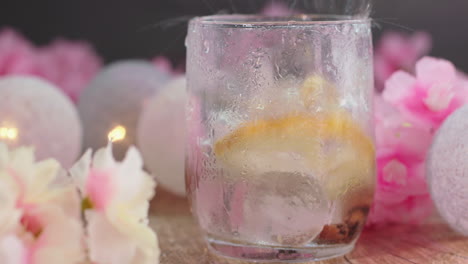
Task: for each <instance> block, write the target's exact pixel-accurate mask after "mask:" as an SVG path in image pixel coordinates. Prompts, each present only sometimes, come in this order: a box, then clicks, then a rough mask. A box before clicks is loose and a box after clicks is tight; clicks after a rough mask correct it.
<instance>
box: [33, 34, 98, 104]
mask: <svg viewBox="0 0 468 264" xmlns="http://www.w3.org/2000/svg"><path fill="white" fill-rule="evenodd" d="M100 68H101V60H100V58H99V57H98V55H97V54H96V52H95V51H94V50H93V49H92V48H91V46H90V45H89V44H87V43H85V42H71V41H67V40H56V41H55V42H53V43H52V44H50V45H49V46H47V47H43V48H40V49H39V50H38V54H37V75H39V76H41V77H43V78H44V79H46V80H49V81H51V82H52V83H54V84H56V85H57V86H58V87H60V88H61V89H62V91H63V92H64V93H66V94H67V95H68V96H69V97H70V98H71V99H72V100H73V101H74V102H77V100H78V97H79V95H80V94H81V92H82V91H83V89H85V88H86V86H87V85H88V83H89V82H90V81H91V79H92V78H93V77H94V76H95V75H96V73H97V72H98V71H99V69H100Z"/></svg>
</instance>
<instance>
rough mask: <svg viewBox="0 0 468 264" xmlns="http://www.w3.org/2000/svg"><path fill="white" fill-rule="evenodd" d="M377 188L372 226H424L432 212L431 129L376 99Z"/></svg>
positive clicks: (370, 223)
mask: <svg viewBox="0 0 468 264" xmlns="http://www.w3.org/2000/svg"><path fill="white" fill-rule="evenodd" d="M375 117H376V118H375V122H376V139H377V141H376V142H377V167H378V171H377V185H376V186H377V187H376V194H375V199H374V203H373V206H372V208H371V211H370V215H369V220H368V224H369V225H378V224H385V223H420V222H421V221H423V220H424V219H425V218H426V217H427V216H428V215H429V214H430V213H431V212H432V208H433V206H432V202H431V199H430V196H429V193H428V189H427V185H426V181H425V171H424V162H425V155H426V152H427V149H428V148H429V146H430V143H431V140H432V136H433V133H432V131H431V130H430V128H429V127H428V126H426V125H425V124H424V123H422V122H418V120H417V119H414V118H412V117H411V116H405V115H404V114H402V113H401V112H399V111H398V109H396V108H395V107H393V106H392V105H390V104H389V103H388V102H385V101H384V100H383V99H382V98H381V97H380V96H378V95H377V96H376V104H375Z"/></svg>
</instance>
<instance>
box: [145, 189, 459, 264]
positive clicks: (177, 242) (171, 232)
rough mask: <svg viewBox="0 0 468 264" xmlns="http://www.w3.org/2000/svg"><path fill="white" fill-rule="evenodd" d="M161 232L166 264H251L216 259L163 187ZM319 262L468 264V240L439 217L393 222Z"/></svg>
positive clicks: (183, 207)
mask: <svg viewBox="0 0 468 264" xmlns="http://www.w3.org/2000/svg"><path fill="white" fill-rule="evenodd" d="M151 213H152V217H151V225H152V227H153V228H155V230H156V231H157V233H158V236H159V243H160V247H161V252H162V255H161V264H205V263H206V264H208V263H209V264H211V263H212V264H224V263H229V264H230V263H235V264H246V263H248V262H242V261H231V260H230V261H227V260H225V259H220V258H217V257H216V256H213V255H211V254H210V252H209V251H208V250H207V248H206V246H205V244H204V242H203V240H202V236H201V233H200V231H199V230H198V227H197V225H196V224H195V222H194V220H193V218H192V216H191V214H190V210H189V206H188V203H187V201H186V200H185V199H182V198H178V197H175V196H173V195H171V194H168V193H167V192H165V191H162V190H158V194H157V196H156V199H155V200H154V202H153V204H152V208H151ZM312 263H315V264H350V263H351V264H408V263H421V264H462V263H463V264H465V263H466V264H468V238H466V237H462V236H460V235H458V234H456V233H455V232H453V231H452V230H451V229H449V228H448V227H447V226H446V225H445V224H444V223H443V222H442V221H441V220H440V219H439V218H434V219H432V220H430V221H428V222H427V223H426V224H424V225H422V226H417V227H416V226H392V227H387V228H385V229H381V230H376V231H366V232H364V233H363V235H362V236H361V239H360V240H359V242H358V244H357V246H356V249H355V250H354V251H353V252H352V253H351V254H348V255H346V256H345V257H341V258H338V259H333V260H328V261H319V262H312Z"/></svg>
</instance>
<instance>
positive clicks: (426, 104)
mask: <svg viewBox="0 0 468 264" xmlns="http://www.w3.org/2000/svg"><path fill="white" fill-rule="evenodd" d="M467 84H468V83H467V82H466V81H465V80H463V79H460V78H459V75H458V74H457V71H456V68H455V67H454V66H453V64H452V63H451V62H449V61H446V60H443V59H436V58H432V57H425V58H423V59H421V60H419V61H418V62H417V64H416V73H415V76H413V75H411V74H409V73H407V72H404V71H398V72H396V73H395V74H393V75H392V77H390V78H389V79H388V80H387V82H386V84H385V90H384V92H383V94H382V96H383V99H384V100H386V101H387V102H389V103H390V104H392V105H394V106H395V107H396V108H397V109H398V110H399V111H401V112H402V113H404V114H405V115H408V116H411V117H412V118H414V119H417V120H420V121H421V122H424V123H425V124H427V125H428V126H429V127H430V128H431V129H433V130H435V129H437V128H438V127H439V126H440V125H441V123H442V122H443V121H444V120H445V118H446V117H447V116H449V115H450V114H451V113H452V112H453V111H454V110H455V109H457V108H458V107H460V106H461V105H462V104H464V103H465V102H466V95H467V91H468V85H467Z"/></svg>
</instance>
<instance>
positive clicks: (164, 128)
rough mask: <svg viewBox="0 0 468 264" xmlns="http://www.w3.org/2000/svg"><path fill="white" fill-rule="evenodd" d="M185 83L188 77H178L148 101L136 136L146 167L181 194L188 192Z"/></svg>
mask: <svg viewBox="0 0 468 264" xmlns="http://www.w3.org/2000/svg"><path fill="white" fill-rule="evenodd" d="M185 86H186V80H185V77H179V78H176V79H174V80H172V81H170V82H169V83H168V84H167V85H165V86H164V87H163V88H162V89H161V91H160V92H159V93H157V94H156V95H155V96H154V97H153V98H152V99H151V100H150V101H149V102H148V104H146V105H145V107H144V110H143V111H142V115H141V118H140V122H139V125H138V140H137V142H138V147H139V148H140V150H141V153H142V155H143V159H144V161H145V166H146V168H147V169H148V170H149V171H150V172H151V174H152V175H154V176H155V177H156V179H157V182H158V183H159V184H161V186H163V187H165V188H166V189H168V190H169V191H171V192H173V193H175V194H178V195H185V180H184V178H185V177H184V159H185V158H184V146H185V100H186V91H185Z"/></svg>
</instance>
